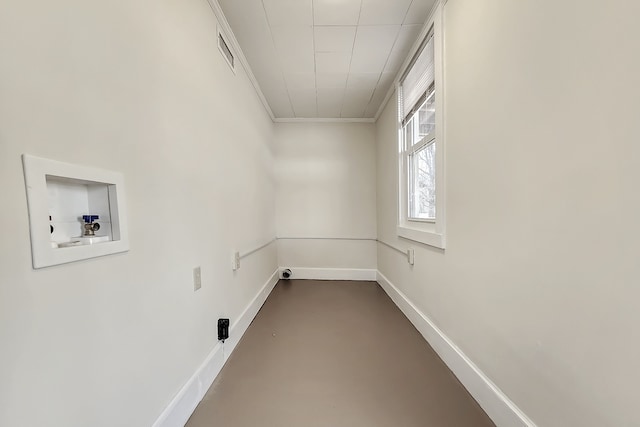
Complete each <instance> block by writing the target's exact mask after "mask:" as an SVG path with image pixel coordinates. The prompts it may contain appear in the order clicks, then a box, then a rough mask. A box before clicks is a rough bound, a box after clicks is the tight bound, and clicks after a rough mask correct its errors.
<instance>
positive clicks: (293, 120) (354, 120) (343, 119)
mask: <svg viewBox="0 0 640 427" xmlns="http://www.w3.org/2000/svg"><path fill="white" fill-rule="evenodd" d="M273 122H274V123H375V122H376V119H374V118H366V119H362V118H347V117H335V118H331V117H326V118H321V117H309V118H304V117H294V118H277V119H273Z"/></svg>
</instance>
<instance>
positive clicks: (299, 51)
mask: <svg viewBox="0 0 640 427" xmlns="http://www.w3.org/2000/svg"><path fill="white" fill-rule="evenodd" d="M271 33H272V34H273V42H274V44H275V47H276V50H277V51H278V58H279V61H280V65H281V66H282V70H283V72H285V73H313V72H314V60H313V27H311V26H308V25H286V26H283V25H280V26H272V27H271Z"/></svg>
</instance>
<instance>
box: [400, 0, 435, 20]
mask: <svg viewBox="0 0 640 427" xmlns="http://www.w3.org/2000/svg"><path fill="white" fill-rule="evenodd" d="M434 3H435V0H413V3H411V7H409V12H407V17H406V18H405V20H404V22H403V23H404V24H420V25H424V23H425V22H426V20H427V18H428V17H429V12H431V9H432V8H433V4H434Z"/></svg>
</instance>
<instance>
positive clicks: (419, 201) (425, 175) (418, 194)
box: [409, 143, 436, 219]
mask: <svg viewBox="0 0 640 427" xmlns="http://www.w3.org/2000/svg"><path fill="white" fill-rule="evenodd" d="M409 161H410V167H411V181H410V183H409V185H410V186H411V190H410V198H409V199H410V201H409V204H410V206H409V216H410V217H411V218H418V219H435V217H436V173H435V172H436V144H435V143H433V144H429V145H428V146H426V147H424V148H421V149H420V150H419V151H417V152H416V153H415V154H413V155H412V156H410V157H409Z"/></svg>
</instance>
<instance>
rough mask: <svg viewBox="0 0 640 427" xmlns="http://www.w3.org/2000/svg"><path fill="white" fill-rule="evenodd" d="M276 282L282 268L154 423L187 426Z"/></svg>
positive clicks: (162, 426)
mask: <svg viewBox="0 0 640 427" xmlns="http://www.w3.org/2000/svg"><path fill="white" fill-rule="evenodd" d="M276 283H278V270H276V271H274V272H273V274H272V275H271V277H269V280H268V281H267V283H265V285H264V286H263V287H262V289H260V292H258V294H257V295H256V296H255V297H254V298H253V300H252V301H251V302H250V303H249V305H248V306H247V307H246V308H245V310H244V311H243V312H242V314H241V315H240V317H238V319H237V320H236V321H235V322H233V323H232V324H231V327H230V328H229V339H227V340H226V341H225V342H224V344H223V343H220V342H219V343H217V344H216V345H215V346H214V347H213V350H211V353H209V355H208V356H207V358H206V359H205V360H204V362H203V363H202V365H200V367H199V368H198V369H197V370H196V372H195V373H194V374H193V375H192V376H191V378H189V380H188V381H187V383H186V384H185V385H184V386H183V387H182V388H181V389H180V391H179V392H178V394H177V395H176V397H174V398H173V400H172V401H171V402H170V403H169V405H168V406H167V407H166V408H165V410H164V411H163V412H162V414H160V416H159V417H158V419H157V420H156V422H155V423H153V427H184V425H185V424H186V422H187V420H188V419H189V417H190V416H191V414H193V411H194V410H195V409H196V406H198V403H200V401H201V400H202V398H203V397H204V395H205V393H206V392H207V390H209V387H211V384H213V381H214V380H215V379H216V377H217V376H218V373H220V371H221V370H222V367H223V366H224V364H225V362H226V361H227V359H228V358H229V356H230V355H231V353H232V352H233V350H234V349H235V347H236V345H237V344H238V342H239V341H240V338H242V336H243V335H244V333H245V332H246V330H247V328H248V327H249V325H250V324H251V321H252V320H253V319H254V317H256V314H258V311H259V310H260V307H262V304H264V302H265V301H266V299H267V297H268V296H269V294H270V293H271V291H272V290H273V287H274V286H275V285H276Z"/></svg>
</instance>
